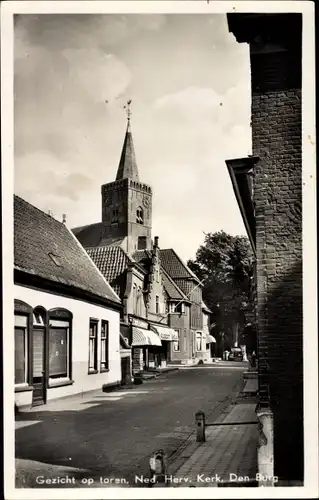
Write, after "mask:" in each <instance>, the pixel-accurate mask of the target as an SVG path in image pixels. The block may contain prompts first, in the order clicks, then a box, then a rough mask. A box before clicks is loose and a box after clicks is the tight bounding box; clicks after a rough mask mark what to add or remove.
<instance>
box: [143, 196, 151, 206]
mask: <svg viewBox="0 0 319 500" xmlns="http://www.w3.org/2000/svg"><path fill="white" fill-rule="evenodd" d="M143 205H144V207H146V208H148V207H149V206H150V197H149V196H144V197H143Z"/></svg>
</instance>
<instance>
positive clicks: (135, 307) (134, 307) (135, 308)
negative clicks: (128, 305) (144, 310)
mask: <svg viewBox="0 0 319 500" xmlns="http://www.w3.org/2000/svg"><path fill="white" fill-rule="evenodd" d="M133 314H137V286H136V284H135V283H134V285H133Z"/></svg>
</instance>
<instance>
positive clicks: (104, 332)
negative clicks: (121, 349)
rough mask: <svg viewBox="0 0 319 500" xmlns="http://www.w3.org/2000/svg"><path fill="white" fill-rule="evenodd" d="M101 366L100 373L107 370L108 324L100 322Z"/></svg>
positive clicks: (103, 321)
mask: <svg viewBox="0 0 319 500" xmlns="http://www.w3.org/2000/svg"><path fill="white" fill-rule="evenodd" d="M100 364H101V366H100V371H101V372H103V371H105V370H108V369H109V322H108V321H105V320H102V323H101V363H100Z"/></svg>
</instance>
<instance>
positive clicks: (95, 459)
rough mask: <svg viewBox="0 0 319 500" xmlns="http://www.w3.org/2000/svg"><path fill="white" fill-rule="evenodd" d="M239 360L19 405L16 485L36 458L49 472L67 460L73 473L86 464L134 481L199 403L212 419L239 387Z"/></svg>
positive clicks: (189, 425) (27, 478)
mask: <svg viewBox="0 0 319 500" xmlns="http://www.w3.org/2000/svg"><path fill="white" fill-rule="evenodd" d="M245 368H246V365H243V364H241V365H240V366H238V365H237V364H233V365H229V364H226V365H221V366H216V367H214V366H210V367H205V368H202V367H201V368H189V369H184V370H179V371H176V372H171V373H168V374H163V375H161V376H160V377H158V378H156V379H153V380H150V381H147V382H145V383H144V384H143V385H141V386H136V387H134V388H133V389H131V390H126V391H125V390H124V391H117V392H115V393H109V394H103V393H101V392H100V391H98V392H94V393H93V394H90V395H89V396H84V397H83V398H81V397H76V398H67V399H66V400H60V401H56V402H52V403H50V405H48V406H47V407H41V409H40V410H39V409H38V410H37V409H34V410H33V411H32V412H26V413H24V414H23V416H22V417H18V421H17V422H16V458H17V459H18V460H17V486H18V487H19V486H29V487H32V486H35V485H36V484H35V477H34V476H35V474H36V473H35V472H34V473H32V470H33V469H34V470H36V469H37V470H38V471H40V472H41V463H42V465H43V464H47V466H45V467H47V470H48V471H49V470H51V476H52V473H53V474H54V471H55V475H57V474H60V472H59V471H62V474H64V475H65V473H66V472H67V471H68V469H67V467H72V468H74V470H73V472H72V474H73V475H76V473H77V471H78V474H79V477H80V476H81V477H82V476H83V474H82V472H81V471H83V470H84V471H86V472H85V475H86V476H88V475H89V476H90V477H93V478H96V481H98V478H100V477H107V478H111V477H113V478H126V479H127V480H128V481H132V479H133V477H135V474H147V473H148V466H149V455H150V454H151V453H152V452H153V451H154V450H156V449H158V448H164V449H165V451H166V453H167V455H168V456H172V455H173V454H174V452H175V451H176V450H177V449H178V448H179V447H180V446H181V445H182V444H183V442H185V440H186V439H187V438H188V437H189V435H190V433H191V432H193V430H194V414H195V412H196V411H197V410H199V409H202V410H204V411H205V413H206V415H207V416H209V415H210V420H213V419H215V418H217V417H218V415H219V414H220V412H221V411H222V410H223V408H225V406H226V405H227V403H228V402H229V398H231V397H234V396H235V395H236V393H237V392H238V390H241V389H242V386H243V378H242V372H243V371H244V369H245ZM19 459H24V460H19ZM36 462H40V465H39V464H36ZM21 464H23V466H22V465H21ZM32 464H33V465H32ZM52 466H53V468H52ZM59 466H60V467H61V468H59ZM63 467H64V468H66V469H65V470H66V472H65V471H64V472H63ZM21 469H24V471H23V470H21ZM42 469H43V467H42ZM70 470H71V469H70ZM52 471H53V472H52ZM44 486H46V487H49V486H50V485H48V484H47V485H44ZM56 486H57V485H55V487H56ZM61 486H65V485H61ZM99 486H100V487H101V485H99Z"/></svg>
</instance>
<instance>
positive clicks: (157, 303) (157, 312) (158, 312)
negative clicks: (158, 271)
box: [155, 295, 161, 314]
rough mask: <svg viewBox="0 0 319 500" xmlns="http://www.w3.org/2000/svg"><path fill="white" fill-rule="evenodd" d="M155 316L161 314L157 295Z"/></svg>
mask: <svg viewBox="0 0 319 500" xmlns="http://www.w3.org/2000/svg"><path fill="white" fill-rule="evenodd" d="M155 314H161V308H160V297H159V295H155Z"/></svg>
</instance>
